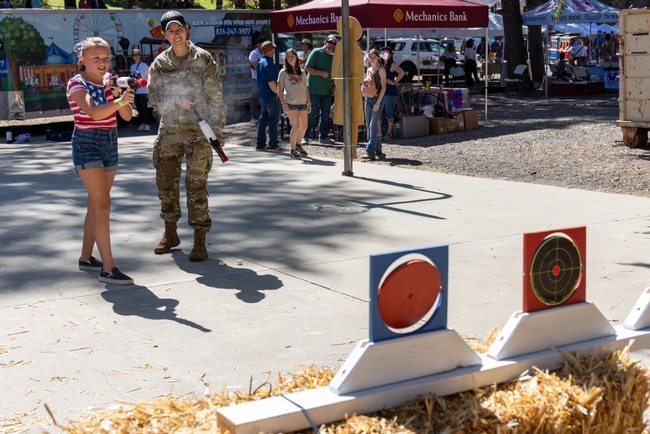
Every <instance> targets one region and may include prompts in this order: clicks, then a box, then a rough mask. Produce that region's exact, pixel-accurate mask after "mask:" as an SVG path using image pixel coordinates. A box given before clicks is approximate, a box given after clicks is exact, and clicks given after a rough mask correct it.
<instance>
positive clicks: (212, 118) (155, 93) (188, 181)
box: [148, 11, 226, 261]
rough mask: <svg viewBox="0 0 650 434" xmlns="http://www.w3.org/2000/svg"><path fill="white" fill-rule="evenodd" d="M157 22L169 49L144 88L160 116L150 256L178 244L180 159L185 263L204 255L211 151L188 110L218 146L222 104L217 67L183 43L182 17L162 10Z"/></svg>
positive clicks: (158, 59) (198, 50)
mask: <svg viewBox="0 0 650 434" xmlns="http://www.w3.org/2000/svg"><path fill="white" fill-rule="evenodd" d="M160 24H161V26H162V28H163V31H164V32H165V38H166V39H167V40H168V41H169V43H170V45H171V46H170V48H168V49H167V50H165V51H164V52H162V53H161V54H160V55H159V56H158V57H156V59H155V60H154V61H153V63H152V64H151V71H150V74H149V86H148V91H149V100H150V101H151V104H152V105H153V106H154V108H155V109H156V110H157V111H158V113H160V115H161V116H162V119H161V121H160V129H159V130H158V137H156V141H155V142H154V150H153V165H154V167H155V168H156V185H157V186H158V197H159V198H160V216H161V217H162V218H163V219H164V220H165V234H164V235H163V238H162V240H161V241H160V243H158V245H157V246H156V247H155V248H154V252H155V253H157V254H162V253H168V252H169V251H171V249H172V248H173V247H176V246H178V245H179V244H180V243H181V240H180V239H179V238H178V234H177V233H176V222H178V220H179V219H180V218H181V208H180V195H179V184H180V178H181V163H182V162H183V156H185V163H186V170H187V172H186V174H185V189H186V193H187V211H188V223H189V225H190V226H191V227H192V228H193V229H194V248H193V249H192V252H191V253H190V256H189V259H190V260H192V261H203V260H204V259H206V258H207V257H208V253H207V250H206V247H205V235H206V233H207V232H208V231H209V230H210V228H211V226H212V220H210V215H209V213H208V190H207V184H208V174H209V172H210V169H211V168H212V148H211V146H210V142H209V141H208V140H207V139H206V138H205V136H204V135H203V133H202V132H201V128H200V127H199V122H198V119H197V118H196V115H195V114H194V112H193V111H192V107H194V108H196V109H197V111H198V112H199V114H200V115H201V117H202V118H203V119H205V120H206V121H207V122H208V124H210V126H211V127H212V129H213V130H214V132H215V135H216V136H217V140H219V142H221V144H222V145H223V144H224V143H223V140H222V138H221V130H222V129H223V127H224V125H225V123H226V122H225V121H226V105H225V104H224V103H223V98H222V93H221V90H222V85H221V78H220V77H219V72H218V69H217V64H216V63H215V62H214V59H213V58H212V56H211V55H210V53H208V52H207V51H205V50H203V49H201V48H199V47H196V46H195V45H194V44H192V43H191V42H190V41H188V40H187V37H188V33H187V29H186V27H185V18H184V17H183V15H182V14H181V13H180V12H176V11H168V12H166V13H165V14H164V15H163V16H162V18H161V19H160Z"/></svg>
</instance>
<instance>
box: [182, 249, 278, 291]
mask: <svg viewBox="0 0 650 434" xmlns="http://www.w3.org/2000/svg"><path fill="white" fill-rule="evenodd" d="M209 254H211V255H217V254H218V253H217V252H214V251H210V252H209ZM171 255H172V257H173V258H174V261H176V264H177V265H178V268H180V269H181V270H183V271H185V272H186V273H192V274H198V275H199V276H200V277H197V279H196V281H197V282H198V283H200V284H202V285H205V286H208V287H211V288H215V289H232V290H236V291H238V292H237V293H236V294H235V297H237V298H238V299H239V300H241V301H243V302H244V303H259V302H260V301H262V300H264V298H265V297H266V295H265V294H264V292H263V291H273V290H276V289H280V288H281V287H282V286H283V283H282V281H281V280H280V279H279V278H278V277H277V276H274V275H271V274H258V273H257V272H255V271H253V270H251V269H250V268H244V267H230V266H229V265H225V264H224V265H219V264H220V262H222V260H220V259H218V258H213V257H208V258H207V259H206V260H205V261H201V262H191V261H190V260H189V259H188V258H187V254H186V253H183V252H182V251H181V250H172V252H171ZM223 256H224V257H225V256H226V255H225V254H224V255H223ZM228 256H229V255H228ZM228 260H229V261H232V262H234V261H235V258H233V257H230V256H229V258H228ZM223 262H225V261H223Z"/></svg>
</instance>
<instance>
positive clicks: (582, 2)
mask: <svg viewBox="0 0 650 434" xmlns="http://www.w3.org/2000/svg"><path fill="white" fill-rule="evenodd" d="M564 6H565V8H564V9H563V10H562V13H561V14H560V16H559V17H557V18H555V17H554V14H555V11H556V9H557V3H556V2H555V0H549V1H548V2H546V3H544V4H543V5H541V6H538V7H536V8H534V9H532V10H530V11H528V12H524V13H523V14H521V18H522V22H523V24H527V25H553V26H554V27H555V26H557V25H567V24H573V25H580V24H583V23H586V24H591V23H614V24H615V23H618V9H616V8H614V7H612V6H608V5H606V4H603V3H601V2H599V1H598V0H565V1H564ZM576 27H579V26H576ZM583 30H584V27H583ZM579 33H580V34H583V33H584V31H580V32H579ZM549 39H550V38H549V36H548V35H547V40H549ZM589 39H591V38H589ZM548 48H549V47H548V44H547V46H546V47H545V49H548ZM546 57H547V59H550V56H549V53H548V52H547V56H546ZM567 60H568V59H567ZM589 70H590V74H592V75H595V76H599V77H603V80H604V83H605V86H604V88H609V89H617V88H618V73H617V72H618V64H616V65H607V66H605V67H602V68H599V67H597V66H596V65H591V66H590V67H589ZM547 83H548V82H547ZM547 90H548V89H547Z"/></svg>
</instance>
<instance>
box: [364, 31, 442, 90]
mask: <svg viewBox="0 0 650 434" xmlns="http://www.w3.org/2000/svg"><path fill="white" fill-rule="evenodd" d="M378 42H379V47H381V46H383V45H384V42H383V41H378ZM419 43H420V53H419V56H420V57H418V39H416V38H397V39H390V40H388V46H389V47H390V48H391V49H392V50H393V60H394V61H395V63H397V64H398V65H399V66H400V68H402V69H403V70H404V72H405V73H406V76H405V77H404V79H403V80H402V81H411V80H412V79H413V77H414V76H416V75H417V74H418V67H417V65H418V63H419V65H420V73H427V72H432V71H434V70H437V69H438V61H439V57H440V53H441V52H442V51H444V48H442V47H441V46H440V44H439V43H438V41H436V40H435V39H420V40H419ZM376 46H377V45H376ZM440 68H441V69H442V68H444V65H442V64H441V65H440Z"/></svg>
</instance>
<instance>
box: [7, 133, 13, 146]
mask: <svg viewBox="0 0 650 434" xmlns="http://www.w3.org/2000/svg"><path fill="white" fill-rule="evenodd" d="M13 142H14V136H13V134H11V131H9V130H7V143H13Z"/></svg>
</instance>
